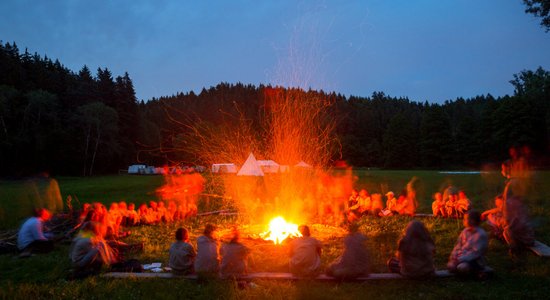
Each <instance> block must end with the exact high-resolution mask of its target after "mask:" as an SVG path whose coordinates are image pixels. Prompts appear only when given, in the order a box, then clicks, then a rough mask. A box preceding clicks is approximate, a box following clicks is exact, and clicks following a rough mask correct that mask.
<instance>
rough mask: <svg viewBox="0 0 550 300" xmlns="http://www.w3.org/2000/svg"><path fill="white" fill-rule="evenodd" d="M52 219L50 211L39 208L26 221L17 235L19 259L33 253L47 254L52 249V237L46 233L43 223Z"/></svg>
mask: <svg viewBox="0 0 550 300" xmlns="http://www.w3.org/2000/svg"><path fill="white" fill-rule="evenodd" d="M51 217H52V215H51V213H50V211H48V210H47V209H45V208H39V209H36V210H35V211H34V216H33V217H31V218H29V219H27V220H26V221H25V223H23V225H22V226H21V229H19V232H18V234H17V248H18V249H19V251H21V254H20V255H19V257H29V256H31V255H32V254H34V253H49V252H51V251H52V250H53V249H54V242H53V240H52V238H53V235H51V234H49V233H46V232H45V230H44V228H45V227H44V223H46V222H47V221H48V220H50V218H51Z"/></svg>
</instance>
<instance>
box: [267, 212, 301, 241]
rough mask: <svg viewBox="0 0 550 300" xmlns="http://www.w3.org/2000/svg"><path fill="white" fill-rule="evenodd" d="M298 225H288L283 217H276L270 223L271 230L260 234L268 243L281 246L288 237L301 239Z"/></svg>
mask: <svg viewBox="0 0 550 300" xmlns="http://www.w3.org/2000/svg"><path fill="white" fill-rule="evenodd" d="M300 236H302V234H301V233H300V232H299V231H298V225H296V224H292V223H288V222H286V221H285V219H284V218H283V217H280V216H279V217H276V218H274V219H272V220H271V221H270V222H269V229H268V230H267V231H265V232H263V233H261V234H260V237H261V238H263V239H264V240H266V241H273V243H274V244H281V243H282V242H283V241H284V240H285V239H286V238H288V237H300Z"/></svg>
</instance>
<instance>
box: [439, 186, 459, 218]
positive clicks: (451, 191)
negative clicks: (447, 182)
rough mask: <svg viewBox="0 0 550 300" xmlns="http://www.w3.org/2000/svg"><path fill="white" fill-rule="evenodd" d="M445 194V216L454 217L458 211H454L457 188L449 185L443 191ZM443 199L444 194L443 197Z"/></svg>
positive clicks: (456, 200)
mask: <svg viewBox="0 0 550 300" xmlns="http://www.w3.org/2000/svg"><path fill="white" fill-rule="evenodd" d="M445 195H447V200H446V201H445V210H446V212H447V217H454V218H456V217H457V216H458V212H457V211H456V207H457V202H458V190H457V188H455V187H454V186H450V187H448V188H447V190H446V191H445ZM443 199H445V196H444V197H443Z"/></svg>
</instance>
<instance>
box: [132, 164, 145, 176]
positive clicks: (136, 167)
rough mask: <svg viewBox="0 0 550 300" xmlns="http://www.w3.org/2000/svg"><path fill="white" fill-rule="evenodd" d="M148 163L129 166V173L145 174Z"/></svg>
mask: <svg viewBox="0 0 550 300" xmlns="http://www.w3.org/2000/svg"><path fill="white" fill-rule="evenodd" d="M145 168H147V166H146V165H131V166H129V167H128V174H143V173H144V172H145Z"/></svg>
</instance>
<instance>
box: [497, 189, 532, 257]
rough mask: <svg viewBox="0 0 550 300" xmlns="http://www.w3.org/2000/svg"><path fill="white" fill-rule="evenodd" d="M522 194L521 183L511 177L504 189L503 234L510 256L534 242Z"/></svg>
mask: <svg viewBox="0 0 550 300" xmlns="http://www.w3.org/2000/svg"><path fill="white" fill-rule="evenodd" d="M518 190H519V191H520V192H518ZM522 194H523V183H522V182H521V181H520V180H518V179H515V178H511V179H510V180H509V181H508V183H507V184H506V187H505V189H504V209H503V217H504V222H503V236H504V239H505V240H506V243H508V246H509V247H510V255H511V256H512V257H515V256H516V255H517V254H519V253H520V252H522V251H523V250H525V249H526V248H528V247H531V246H533V244H534V243H535V233H534V231H533V227H531V224H530V222H529V214H528V212H527V207H526V206H525V204H524V203H523V201H524V199H523V197H522Z"/></svg>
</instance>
